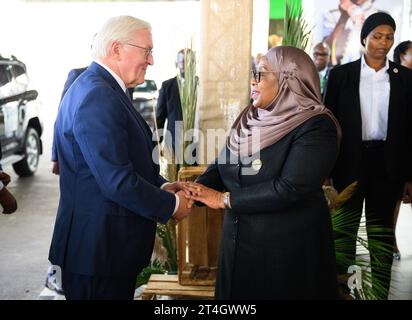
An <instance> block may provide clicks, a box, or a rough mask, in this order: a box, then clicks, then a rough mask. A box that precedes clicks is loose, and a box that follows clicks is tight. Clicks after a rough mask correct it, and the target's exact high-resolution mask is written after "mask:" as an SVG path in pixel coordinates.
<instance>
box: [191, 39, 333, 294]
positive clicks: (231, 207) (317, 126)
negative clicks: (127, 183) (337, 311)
mask: <svg viewBox="0 0 412 320" xmlns="http://www.w3.org/2000/svg"><path fill="white" fill-rule="evenodd" d="M251 94H252V100H253V104H252V105H250V106H248V107H246V108H245V109H244V110H243V111H242V112H241V114H240V115H239V117H238V118H237V120H236V121H235V122H234V124H233V127H232V131H231V133H230V135H229V137H228V139H227V143H226V147H225V148H224V149H223V151H222V152H221V154H220V156H219V157H218V159H216V162H215V163H214V164H212V165H210V166H209V167H208V168H207V170H206V172H205V173H204V174H203V175H202V176H200V177H199V178H198V179H197V183H194V184H192V186H191V187H190V188H189V189H190V191H191V192H192V193H193V196H192V197H193V200H196V201H200V202H203V203H204V204H206V205H207V206H209V207H211V208H222V209H223V208H225V209H226V211H225V217H224V223H223V233H222V239H221V243H220V256H219V267H218V275H217V283H216V298H217V299H336V298H337V279H336V268H335V253H334V243H333V236H332V227H331V217H330V213H329V210H328V206H327V203H326V200H325V197H324V194H323V191H322V182H323V181H324V179H325V178H326V177H327V176H328V175H329V173H330V170H331V169H332V167H333V165H334V163H335V160H336V157H337V153H338V143H339V136H340V133H339V132H340V131H339V130H340V129H339V125H338V124H337V122H336V120H335V119H334V117H333V115H332V114H331V112H329V110H327V109H326V108H325V106H324V105H322V102H321V95H320V87H319V75H318V72H317V70H316V67H315V66H314V64H313V62H312V60H311V58H310V57H309V56H308V55H307V54H306V53H305V52H304V51H302V50H300V49H297V48H293V47H286V46H280V47H275V48H272V49H270V50H269V51H268V52H267V54H266V55H265V56H263V57H262V59H261V60H260V63H259V65H258V67H257V70H255V71H253V74H252V78H251ZM257 133H258V134H257Z"/></svg>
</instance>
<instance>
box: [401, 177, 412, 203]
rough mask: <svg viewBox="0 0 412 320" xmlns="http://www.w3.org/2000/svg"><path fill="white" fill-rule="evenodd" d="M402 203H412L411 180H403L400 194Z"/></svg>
mask: <svg viewBox="0 0 412 320" xmlns="http://www.w3.org/2000/svg"><path fill="white" fill-rule="evenodd" d="M402 201H403V203H412V181H407V182H405V186H404V187H403V195H402Z"/></svg>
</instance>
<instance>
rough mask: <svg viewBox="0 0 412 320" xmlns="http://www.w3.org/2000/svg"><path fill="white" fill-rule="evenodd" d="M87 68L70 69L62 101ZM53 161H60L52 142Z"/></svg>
mask: <svg viewBox="0 0 412 320" xmlns="http://www.w3.org/2000/svg"><path fill="white" fill-rule="evenodd" d="M86 69H87V68H78V69H72V70H70V71H69V74H68V75H67V79H66V82H65V83H64V86H63V92H62V96H61V98H60V102H61V100H63V97H64V95H65V94H66V92H67V90H69V88H70V86H71V85H72V84H73V82H74V81H75V80H76V79H77V77H78V76H80V75H81V74H82V73H83V72H84V71H85V70H86ZM128 90H129V94H130V96H131V97H133V91H134V88H129V89H128ZM52 161H58V159H57V151H56V146H55V144H54V141H53V144H52Z"/></svg>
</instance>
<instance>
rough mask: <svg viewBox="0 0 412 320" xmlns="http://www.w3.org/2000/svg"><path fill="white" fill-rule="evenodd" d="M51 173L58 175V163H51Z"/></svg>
mask: <svg viewBox="0 0 412 320" xmlns="http://www.w3.org/2000/svg"><path fill="white" fill-rule="evenodd" d="M52 173H54V174H57V175H59V174H60V170H59V162H58V161H52Z"/></svg>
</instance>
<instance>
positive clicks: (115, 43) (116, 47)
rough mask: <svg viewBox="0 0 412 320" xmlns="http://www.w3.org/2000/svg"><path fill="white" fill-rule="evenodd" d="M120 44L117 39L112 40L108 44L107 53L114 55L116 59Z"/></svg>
mask: <svg viewBox="0 0 412 320" xmlns="http://www.w3.org/2000/svg"><path fill="white" fill-rule="evenodd" d="M121 46H122V44H121V43H120V42H119V41H116V40H115V41H112V42H111V44H110V46H109V53H110V55H111V56H112V57H115V58H116V59H119V58H120V50H121Z"/></svg>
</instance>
